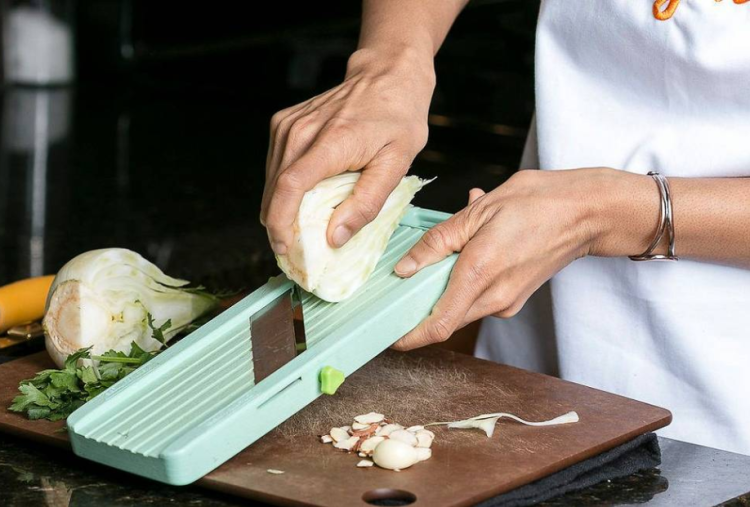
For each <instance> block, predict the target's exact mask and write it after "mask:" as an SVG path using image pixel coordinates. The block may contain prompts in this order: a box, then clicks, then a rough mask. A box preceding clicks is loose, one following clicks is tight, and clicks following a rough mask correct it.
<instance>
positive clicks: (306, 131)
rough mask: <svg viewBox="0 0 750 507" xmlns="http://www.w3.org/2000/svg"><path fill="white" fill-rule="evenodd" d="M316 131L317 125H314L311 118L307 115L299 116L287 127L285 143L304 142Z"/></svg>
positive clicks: (295, 143)
mask: <svg viewBox="0 0 750 507" xmlns="http://www.w3.org/2000/svg"><path fill="white" fill-rule="evenodd" d="M316 131H317V126H316V125H315V123H314V121H313V118H310V117H309V116H306V117H303V118H300V119H298V120H297V121H295V122H294V123H292V124H291V126H290V127H289V134H288V139H287V144H291V145H293V146H294V145H300V144H306V143H307V142H308V141H309V140H310V139H312V138H313V137H314V136H315V133H316Z"/></svg>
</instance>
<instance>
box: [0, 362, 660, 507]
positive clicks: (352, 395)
mask: <svg viewBox="0 0 750 507" xmlns="http://www.w3.org/2000/svg"><path fill="white" fill-rule="evenodd" d="M50 366H51V363H50V361H49V359H48V358H47V356H46V354H45V353H39V354H35V355H32V356H27V357H25V358H22V359H19V360H16V361H12V362H10V363H6V364H4V365H0V404H2V405H3V406H4V407H7V406H8V405H9V404H10V401H11V400H12V398H13V396H15V394H16V387H17V385H18V382H19V380H21V379H23V378H29V377H32V376H33V375H34V373H35V372H37V371H39V370H42V369H44V368H48V367H50ZM420 378H423V379H424V382H420V381H419V380H420ZM441 382H443V383H444V384H446V385H441ZM367 393H371V394H370V395H368V394H367ZM384 404H385V405H387V407H388V408H389V409H390V411H391V413H389V414H388V415H390V416H392V417H393V419H394V420H396V421H397V422H402V423H404V424H416V423H418V422H421V423H424V422H428V421H431V420H433V418H435V417H436V415H440V416H442V418H444V419H448V420H450V419H454V418H462V417H469V416H474V415H478V414H480V413H487V412H497V411H506V412H513V413H515V414H517V415H519V416H521V417H524V418H526V419H549V418H552V417H555V416H558V415H561V414H563V413H565V412H568V411H570V410H576V411H577V412H578V414H579V415H580V418H581V420H580V422H579V423H576V424H570V425H565V426H556V427H528V426H522V425H520V424H517V423H514V422H512V421H507V420H505V421H504V420H501V421H500V422H499V423H498V426H497V430H496V432H495V435H494V436H493V438H492V439H487V438H486V437H485V436H484V434H483V433H481V432H479V431H476V430H447V429H444V428H438V429H436V430H435V432H436V434H437V438H436V440H435V443H434V444H433V457H432V459H430V460H428V461H426V462H424V463H420V464H417V465H415V466H414V467H412V468H410V469H408V470H404V471H402V472H398V473H396V472H391V471H387V470H381V469H378V468H369V469H359V468H357V467H356V466H355V465H356V463H357V461H359V458H358V457H357V456H356V455H351V454H346V453H343V452H340V451H335V450H334V449H332V448H331V446H329V445H323V444H321V443H319V441H318V438H317V436H316V435H315V434H313V433H306V432H307V431H314V430H316V429H318V428H321V427H323V428H326V427H330V426H332V425H344V424H349V423H350V421H351V419H352V418H353V417H354V416H355V415H358V413H359V412H356V411H357V410H361V411H364V409H365V408H367V411H369V410H380V408H379V405H384ZM339 409H341V411H338V410H339ZM352 412H354V413H352ZM670 421H671V414H670V413H669V412H668V411H667V410H664V409H662V408H658V407H654V406H651V405H647V404H644V403H640V402H637V401H634V400H630V399H627V398H623V397H620V396H616V395H613V394H609V393H605V392H602V391H598V390H595V389H591V388H588V387H584V386H581V385H577V384H573V383H570V382H565V381H562V380H559V379H556V378H552V377H547V376H544V375H540V374H536V373H531V372H527V371H523V370H519V369H516V368H512V367H508V366H503V365H498V364H495V363H491V362H488V361H483V360H480V359H476V358H473V357H469V356H466V355H463V354H455V353H451V352H447V351H444V350H418V351H412V352H409V353H407V354H399V353H396V352H390V351H389V352H386V353H384V354H382V355H381V356H379V357H378V358H376V359H375V360H373V361H372V362H370V363H369V364H368V365H366V366H365V367H364V368H362V369H360V370H359V371H358V372H357V373H356V374H354V375H352V376H351V377H350V378H349V379H347V381H346V383H345V384H344V386H342V388H341V389H340V391H339V393H337V395H336V396H335V397H325V398H321V399H319V400H317V401H316V402H314V403H313V404H311V405H310V406H309V407H307V408H306V409H304V410H303V411H302V412H300V413H299V414H298V415H297V416H295V417H294V418H292V419H291V420H290V421H288V422H287V423H285V424H284V425H282V426H280V427H279V428H277V429H276V430H275V431H274V432H272V433H270V434H268V435H266V436H265V437H263V438H262V439H261V440H259V441H258V442H256V443H255V444H253V445H252V446H250V447H248V448H247V449H245V450H244V451H242V452H241V453H240V454H238V455H237V456H235V457H234V458H232V459H231V460H230V461H228V462H227V463H225V464H223V465H222V466H220V467H219V468H217V469H216V470H214V471H213V472H211V473H210V474H208V475H207V476H205V477H204V478H202V479H200V480H199V481H198V483H197V484H198V485H200V486H202V487H206V488H211V489H215V490H219V491H223V492H227V493H230V494H234V495H238V496H242V497H245V498H252V499H257V500H262V501H266V502H270V503H275V504H279V505H294V506H299V505H304V506H352V505H367V504H366V503H365V502H364V500H363V499H362V498H363V496H365V495H368V494H369V495H370V496H377V495H378V494H381V495H386V496H387V495H389V494H391V493H389V492H393V491H396V490H399V491H404V492H409V493H411V494H413V495H414V496H416V499H417V500H416V502H415V503H413V504H412V505H417V506H443V505H444V506H464V505H473V504H475V503H477V502H479V501H481V500H484V499H487V498H490V497H492V496H494V495H498V494H500V493H503V492H506V491H509V490H511V489H513V488H516V487H518V486H521V485H523V484H527V483H529V482H532V481H534V480H537V479H539V478H541V477H544V476H546V475H548V474H551V473H554V472H556V471H559V470H561V469H563V468H565V467H567V466H570V465H572V464H574V463H576V462H579V461H581V460H584V459H586V458H589V457H592V456H595V455H596V454H598V453H600V452H603V451H605V450H607V449H610V448H612V447H615V446H617V445H619V444H621V443H624V442H626V441H628V440H629V439H631V438H633V437H635V436H637V435H639V434H642V433H645V432H647V431H653V430H655V429H658V428H660V427H663V426H665V425H667V424H669V422H670ZM62 426H63V423H62V422H58V423H50V422H47V421H28V420H26V419H25V418H24V417H23V416H21V415H19V414H15V413H12V412H9V411H7V410H0V431H2V432H5V433H10V434H14V435H18V436H19V437H23V438H28V439H32V440H36V441H39V442H42V443H45V444H50V445H55V446H58V447H69V442H68V438H67V434H65V433H62V432H59V431H57V430H59V429H60V428H62ZM268 469H278V470H282V471H284V474H281V475H272V474H269V473H268V472H267V470H268ZM378 492H379V493H378Z"/></svg>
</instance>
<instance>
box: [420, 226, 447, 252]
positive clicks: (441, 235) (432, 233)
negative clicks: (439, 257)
mask: <svg viewBox="0 0 750 507" xmlns="http://www.w3.org/2000/svg"><path fill="white" fill-rule="evenodd" d="M422 243H423V244H424V246H426V247H427V248H428V249H430V250H432V251H433V252H435V253H440V254H442V253H443V252H444V251H445V248H446V247H447V246H449V245H450V237H449V235H448V233H447V232H446V231H445V227H440V225H436V226H435V227H433V228H432V229H430V230H428V231H427V232H426V233H425V234H424V236H422Z"/></svg>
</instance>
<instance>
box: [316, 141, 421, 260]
mask: <svg viewBox="0 0 750 507" xmlns="http://www.w3.org/2000/svg"><path fill="white" fill-rule="evenodd" d="M410 162H411V160H410V158H409V157H408V155H407V154H406V153H405V152H401V151H400V150H399V149H398V148H395V147H391V146H390V145H389V146H387V147H385V148H384V149H383V150H381V151H380V152H379V153H378V154H377V155H376V156H375V158H373V159H372V161H370V163H369V164H367V165H366V166H365V167H364V169H363V171H362V175H361V176H360V177H359V180H357V183H356V185H354V190H353V191H352V195H351V196H349V197H348V198H347V199H346V200H345V201H344V202H342V203H341V204H340V205H339V206H338V207H337V208H336V210H335V211H334V212H333V215H332V216H331V220H330V222H329V224H328V234H327V236H328V243H329V244H330V245H331V246H333V247H335V248H340V247H342V246H344V245H345V244H346V242H347V241H349V239H350V238H351V237H352V236H354V235H355V234H357V232H359V230H360V229H362V227H364V226H365V225H367V224H369V223H370V222H372V221H373V220H375V218H376V217H377V216H378V214H379V213H380V210H381V209H382V208H383V205H384V204H385V201H386V200H387V199H388V196H390V195H391V192H393V190H394V189H395V188H396V187H397V186H398V184H399V182H401V178H402V177H403V176H404V174H406V171H407V170H408V169H409V163H410Z"/></svg>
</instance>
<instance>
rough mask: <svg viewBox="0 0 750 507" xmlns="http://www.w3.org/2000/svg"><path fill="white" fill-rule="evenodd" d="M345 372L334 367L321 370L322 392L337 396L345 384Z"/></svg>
mask: <svg viewBox="0 0 750 507" xmlns="http://www.w3.org/2000/svg"><path fill="white" fill-rule="evenodd" d="M345 378H346V377H345V376H344V372H343V371H339V370H337V369H336V368H334V367H333V366H325V367H324V368H323V369H322V370H320V390H321V391H323V393H324V394H335V393H336V389H338V388H339V387H340V386H341V384H343V383H344V379H345Z"/></svg>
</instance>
